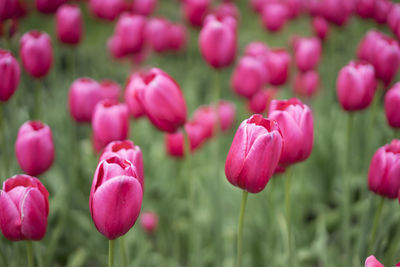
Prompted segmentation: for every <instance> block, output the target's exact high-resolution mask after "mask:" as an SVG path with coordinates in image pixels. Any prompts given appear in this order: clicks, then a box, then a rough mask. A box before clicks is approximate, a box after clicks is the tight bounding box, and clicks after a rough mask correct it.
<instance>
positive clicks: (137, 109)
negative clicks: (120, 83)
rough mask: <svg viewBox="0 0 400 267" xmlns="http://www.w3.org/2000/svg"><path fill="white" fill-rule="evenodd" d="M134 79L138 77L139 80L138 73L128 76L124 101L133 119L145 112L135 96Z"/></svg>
mask: <svg viewBox="0 0 400 267" xmlns="http://www.w3.org/2000/svg"><path fill="white" fill-rule="evenodd" d="M134 79H139V82H141V79H142V78H141V77H140V75H139V74H133V75H132V76H130V77H129V80H128V82H127V85H126V88H125V103H126V105H127V106H128V111H129V114H130V115H131V116H133V117H134V118H135V119H138V118H140V117H143V116H144V115H145V113H144V110H143V108H142V106H141V105H140V103H139V101H138V100H137V98H136V97H135V94H136V93H135V91H136V89H137V87H135V83H136V82H135V81H134Z"/></svg>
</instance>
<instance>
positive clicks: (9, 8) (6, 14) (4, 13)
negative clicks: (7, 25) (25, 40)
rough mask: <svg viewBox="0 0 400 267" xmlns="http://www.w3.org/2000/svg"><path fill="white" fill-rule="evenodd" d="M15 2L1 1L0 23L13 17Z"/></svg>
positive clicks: (13, 0) (11, 0) (9, 0)
mask: <svg viewBox="0 0 400 267" xmlns="http://www.w3.org/2000/svg"><path fill="white" fill-rule="evenodd" d="M16 2H17V1H15V0H3V1H2V2H1V5H0V21H6V20H8V19H11V18H12V17H13V16H14V15H15V11H16V7H17V4H16Z"/></svg>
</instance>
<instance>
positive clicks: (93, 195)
mask: <svg viewBox="0 0 400 267" xmlns="http://www.w3.org/2000/svg"><path fill="white" fill-rule="evenodd" d="M142 198H143V189H142V186H141V185H140V182H139V181H138V179H137V174H136V170H135V167H134V166H133V165H132V163H131V162H130V161H128V160H124V159H122V158H120V157H112V158H109V159H106V160H103V161H101V162H100V163H99V165H98V166H97V169H96V172H95V174H94V177H93V184H92V188H91V190H90V199H89V207H90V214H91V215H92V219H93V222H94V224H95V226H96V228H97V230H98V231H99V232H100V233H101V234H103V235H104V236H105V237H107V238H108V239H110V240H113V239H116V238H117V237H120V236H122V235H124V234H126V233H127V232H128V231H129V229H130V228H132V226H133V225H134V224H135V222H136V220H137V218H138V216H139V213H140V209H141V207H142Z"/></svg>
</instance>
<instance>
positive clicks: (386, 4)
mask: <svg viewBox="0 0 400 267" xmlns="http://www.w3.org/2000/svg"><path fill="white" fill-rule="evenodd" d="M391 8H392V2H390V1H389V0H376V1H375V9H374V14H373V16H374V19H375V21H376V22H377V23H379V24H385V23H386V21H387V18H388V15H389V12H390V10H391Z"/></svg>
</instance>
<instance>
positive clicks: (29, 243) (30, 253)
mask: <svg viewBox="0 0 400 267" xmlns="http://www.w3.org/2000/svg"><path fill="white" fill-rule="evenodd" d="M26 252H27V253H26V255H27V259H28V266H29V267H33V266H34V263H33V249H32V241H26Z"/></svg>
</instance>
